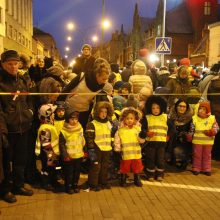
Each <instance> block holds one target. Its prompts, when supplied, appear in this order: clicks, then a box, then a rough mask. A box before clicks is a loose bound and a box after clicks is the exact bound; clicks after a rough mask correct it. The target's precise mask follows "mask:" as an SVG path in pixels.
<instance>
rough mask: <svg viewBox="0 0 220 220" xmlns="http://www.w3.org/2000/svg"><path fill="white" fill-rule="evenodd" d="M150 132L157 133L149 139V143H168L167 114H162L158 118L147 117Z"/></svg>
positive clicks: (153, 116)
mask: <svg viewBox="0 0 220 220" xmlns="http://www.w3.org/2000/svg"><path fill="white" fill-rule="evenodd" d="M146 119H147V124H148V131H153V132H155V135H154V136H153V137H147V138H146V139H147V141H161V142H166V141H167V130H168V126H167V114H164V113H163V114H161V115H158V116H155V115H146Z"/></svg>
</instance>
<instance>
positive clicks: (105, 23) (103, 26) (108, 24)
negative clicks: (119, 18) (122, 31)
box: [102, 19, 111, 29]
mask: <svg viewBox="0 0 220 220" xmlns="http://www.w3.org/2000/svg"><path fill="white" fill-rule="evenodd" d="M110 26H111V22H110V21H109V20H107V19H105V20H103V21H102V28H103V29H108V28H109V27H110Z"/></svg>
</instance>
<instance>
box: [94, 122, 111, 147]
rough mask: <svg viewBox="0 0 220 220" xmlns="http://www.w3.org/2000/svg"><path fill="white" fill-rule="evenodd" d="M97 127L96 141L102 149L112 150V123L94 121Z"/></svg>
mask: <svg viewBox="0 0 220 220" xmlns="http://www.w3.org/2000/svg"><path fill="white" fill-rule="evenodd" d="M92 123H93V125H94V127H95V143H96V144H97V146H98V147H99V149H100V150H101V151H110V150H111V149H112V147H111V128H112V126H111V124H110V122H106V123H101V122H98V121H96V120H93V121H92Z"/></svg>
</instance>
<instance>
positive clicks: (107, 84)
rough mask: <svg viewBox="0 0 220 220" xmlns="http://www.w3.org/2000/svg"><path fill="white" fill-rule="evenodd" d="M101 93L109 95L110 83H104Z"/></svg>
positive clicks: (110, 90) (111, 89)
mask: <svg viewBox="0 0 220 220" xmlns="http://www.w3.org/2000/svg"><path fill="white" fill-rule="evenodd" d="M103 91H105V92H106V93H107V94H111V93H112V91H113V86H112V84H111V83H108V82H107V83H105V85H104V87H103Z"/></svg>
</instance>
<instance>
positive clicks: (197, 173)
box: [192, 171, 200, 176]
mask: <svg viewBox="0 0 220 220" xmlns="http://www.w3.org/2000/svg"><path fill="white" fill-rule="evenodd" d="M192 173H193V175H195V176H197V175H199V173H200V172H199V171H192Z"/></svg>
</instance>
